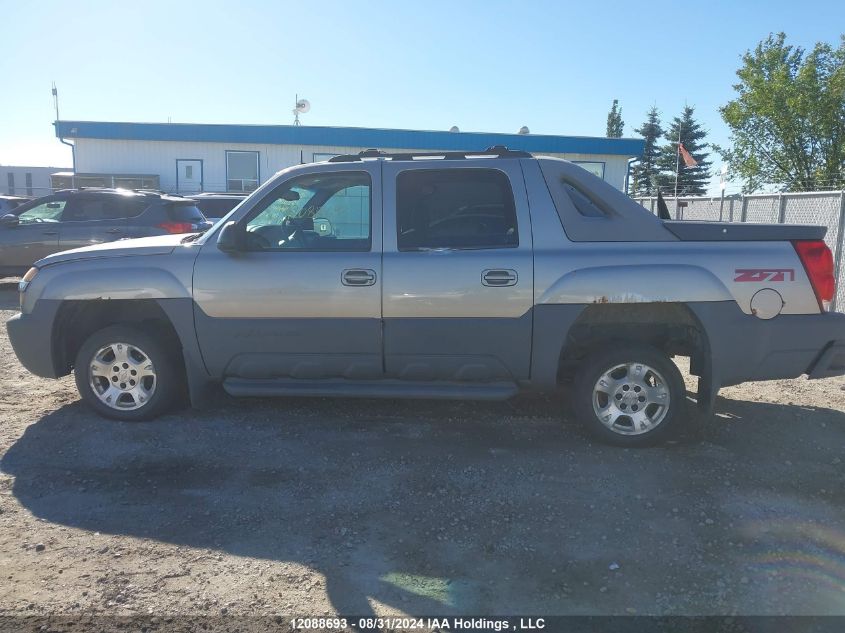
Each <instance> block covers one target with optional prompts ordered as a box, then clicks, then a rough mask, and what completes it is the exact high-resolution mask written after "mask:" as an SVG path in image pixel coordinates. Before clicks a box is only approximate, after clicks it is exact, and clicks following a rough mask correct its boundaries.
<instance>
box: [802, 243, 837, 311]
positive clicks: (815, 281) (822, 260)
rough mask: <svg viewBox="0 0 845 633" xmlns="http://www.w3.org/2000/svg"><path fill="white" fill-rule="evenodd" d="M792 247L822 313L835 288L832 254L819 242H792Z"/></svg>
mask: <svg viewBox="0 0 845 633" xmlns="http://www.w3.org/2000/svg"><path fill="white" fill-rule="evenodd" d="M792 245H793V246H794V247H795V252H796V253H798V257H799V258H800V259H801V263H802V264H804V270H805V271H806V272H807V277H809V278H810V283H811V284H812V285H813V291H814V292H815V293H816V299H818V301H819V307H820V308H821V309H822V311H825V310H828V309H829V308H830V302H831V301H833V293H834V289H835V287H836V281H835V280H834V277H833V253H831V252H830V249H829V248H828V247H827V244H825V243H824V242H823V241H821V240H806V241H804V240H801V241H796V242H792Z"/></svg>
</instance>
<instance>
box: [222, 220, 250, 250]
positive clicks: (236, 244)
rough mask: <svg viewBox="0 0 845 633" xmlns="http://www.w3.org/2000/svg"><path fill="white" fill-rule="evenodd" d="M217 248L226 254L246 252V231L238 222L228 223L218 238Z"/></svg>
mask: <svg viewBox="0 0 845 633" xmlns="http://www.w3.org/2000/svg"><path fill="white" fill-rule="evenodd" d="M217 248H219V249H220V250H221V251H223V252H224V253H239V252H241V251H244V250H246V230H245V229H244V228H243V227H242V226H240V225H239V224H238V223H237V222H234V221H231V222H226V224H224V225H223V228H222V229H220V235H218V236H217Z"/></svg>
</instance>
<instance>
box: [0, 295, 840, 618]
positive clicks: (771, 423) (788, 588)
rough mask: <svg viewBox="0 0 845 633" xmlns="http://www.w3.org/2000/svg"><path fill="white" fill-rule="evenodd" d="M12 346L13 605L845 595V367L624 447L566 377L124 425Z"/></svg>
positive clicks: (6, 541) (230, 408) (590, 609)
mask: <svg viewBox="0 0 845 633" xmlns="http://www.w3.org/2000/svg"><path fill="white" fill-rule="evenodd" d="M7 294H8V295H9V296H6V295H7ZM3 297H4V298H3V301H5V303H4V304H3V305H2V306H0V307H2V308H5V309H6V311H4V312H2V313H0V315H2V316H0V318H2V319H3V320H4V321H5V319H6V318H8V317H9V316H11V314H12V312H11V310H13V309H14V305H13V303H14V301H13V298H12V296H11V293H3ZM0 359H2V366H0V416H2V425H0V454H2V461H0V469H2V473H0V561H1V562H0V568H1V569H2V574H3V581H2V583H0V615H14V614H24V615H38V614H90V613H99V614H107V615H137V614H155V615H156V616H157V617H158V616H161V617H165V616H167V615H168V614H170V615H185V614H189V615H193V616H197V617H202V616H208V615H218V614H220V613H221V612H224V611H225V612H226V613H229V614H239V613H243V614H258V615H269V616H272V615H275V614H284V615H319V614H334V613H338V612H341V613H347V614H349V613H352V614H367V613H376V614H379V615H387V614H401V613H409V614H427V615H434V614H487V615H494V614H513V613H539V614H546V615H552V614H632V613H637V614H696V615H699V614H839V615H843V614H845V562H843V561H845V527H843V526H845V476H843V460H845V451H843V448H845V391H843V390H842V385H843V381H842V380H841V379H830V380H824V381H807V380H804V379H801V380H791V381H775V382H768V383H755V384H748V385H744V386H740V387H733V388H729V389H725V390H724V391H723V392H722V395H721V397H720V398H719V399H718V402H717V415H716V416H715V417H714V418H712V419H703V418H701V416H699V415H697V414H696V413H695V411H694V410H693V409H692V408H691V409H690V413H689V416H688V417H689V420H688V424H687V428H686V431H685V433H684V435H683V436H682V437H680V438H678V439H677V440H676V441H674V442H672V443H670V444H668V445H666V446H663V447H659V448H654V449H647V450H625V449H619V448H610V447H606V446H602V445H599V444H596V443H594V442H592V441H591V440H590V439H588V438H587V437H586V436H585V435H584V434H583V432H582V430H581V428H580V426H579V425H578V424H577V423H576V422H575V421H574V420H572V419H571V416H570V415H569V414H568V413H566V409H565V407H564V405H562V403H561V398H562V396H561V395H560V394H558V395H554V396H549V397H545V398H536V397H535V398H518V399H516V400H513V401H511V402H506V403H477V402H467V403H443V402H424V401H401V402H400V401H397V402H387V401H359V400H329V399H288V400H249V401H247V400H239V401H236V400H232V399H229V398H227V397H225V396H223V395H221V396H220V397H219V399H218V401H217V402H216V403H215V406H214V407H213V408H211V409H210V410H208V411H202V412H199V411H192V410H185V411H180V412H178V413H174V414H172V415H169V416H167V417H166V418H164V419H162V420H160V421H157V422H152V423H137V424H120V423H115V422H107V421H105V420H102V419H100V418H98V417H96V416H95V415H93V414H91V413H90V412H89V411H88V410H87V409H86V408H84V406H83V405H82V404H81V403H80V402H79V400H78V396H77V395H76V392H75V390H74V388H73V384H72V380H71V379H70V378H63V379H61V380H58V381H50V380H42V379H39V378H34V377H32V376H31V375H29V374H28V373H27V372H26V371H25V370H24V369H23V368H22V367H21V366H20V365H19V364H18V362H17V360H16V359H15V357H14V355H13V354H12V352H11V349H10V347H9V343H8V340H7V338H6V335H5V329H4V330H3V332H2V335H0ZM561 411H563V412H564V416H563V417H562V415H561Z"/></svg>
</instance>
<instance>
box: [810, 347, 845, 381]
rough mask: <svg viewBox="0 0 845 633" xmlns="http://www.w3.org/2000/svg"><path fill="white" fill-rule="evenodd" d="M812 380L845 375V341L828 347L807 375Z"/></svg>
mask: <svg viewBox="0 0 845 633" xmlns="http://www.w3.org/2000/svg"><path fill="white" fill-rule="evenodd" d="M807 375H808V376H809V377H810V378H830V377H831V376H842V375H845V340H842V341H834V342H833V343H831V344H830V345H828V346H827V347H826V348H825V349H824V351H822V353H821V354H820V355H819V358H818V360H817V361H816V362H815V363H813V366H812V367H811V368H810V371H809V372H808V374H807Z"/></svg>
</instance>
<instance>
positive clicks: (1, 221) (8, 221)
mask: <svg viewBox="0 0 845 633" xmlns="http://www.w3.org/2000/svg"><path fill="white" fill-rule="evenodd" d="M18 224H20V219H18V216H16V215H15V214H14V213H7V214H6V215H4V216H2V217H0V226H5V227H13V226H17V225H18Z"/></svg>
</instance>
